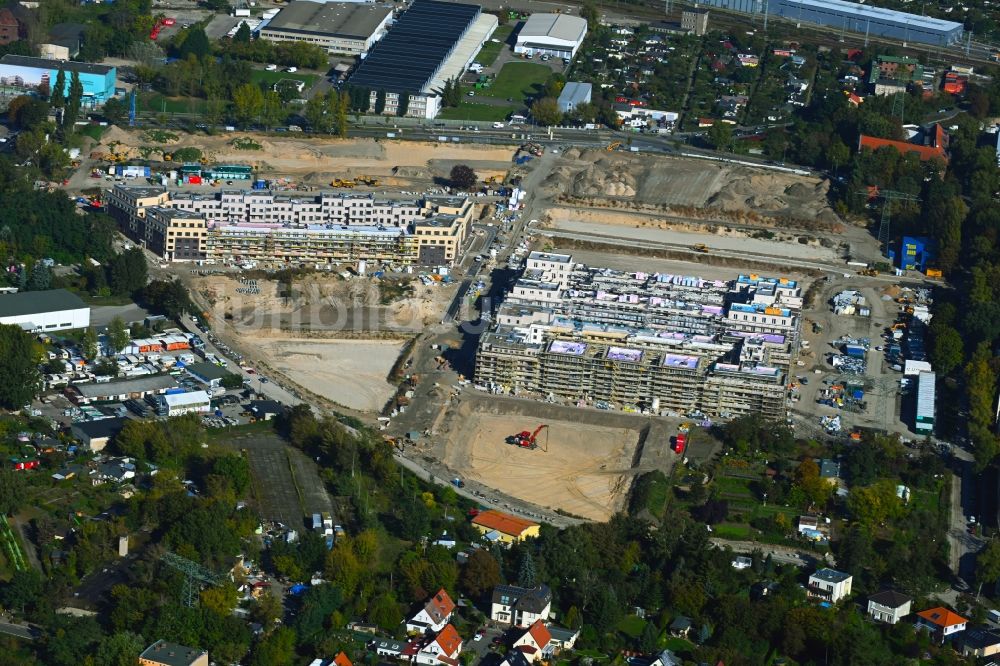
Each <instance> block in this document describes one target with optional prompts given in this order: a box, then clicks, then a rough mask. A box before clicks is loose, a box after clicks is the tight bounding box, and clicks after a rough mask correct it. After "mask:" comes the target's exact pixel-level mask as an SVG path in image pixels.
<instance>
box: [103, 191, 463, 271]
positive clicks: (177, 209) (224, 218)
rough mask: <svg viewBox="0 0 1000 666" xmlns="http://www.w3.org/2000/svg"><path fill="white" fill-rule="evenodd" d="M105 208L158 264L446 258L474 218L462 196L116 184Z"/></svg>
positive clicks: (455, 253)
mask: <svg viewBox="0 0 1000 666" xmlns="http://www.w3.org/2000/svg"><path fill="white" fill-rule="evenodd" d="M107 202H108V210H109V212H110V213H111V215H112V216H113V217H114V219H115V220H116V221H117V222H118V225H119V228H120V229H121V231H122V233H124V234H125V235H126V236H128V237H129V238H130V239H132V240H133V241H135V242H136V243H139V244H141V245H142V246H143V247H146V248H147V249H149V250H150V251H151V252H153V253H155V254H156V255H157V256H160V257H163V258H164V259H166V260H168V261H198V260H210V261H221V262H247V261H252V262H257V263H259V264H262V265H307V266H308V265H312V266H314V267H316V268H321V267H323V266H332V265H336V264H339V263H343V262H347V263H354V262H357V261H367V262H374V263H397V264H403V265H429V266H442V265H443V266H447V265H451V264H452V263H454V262H455V261H456V260H457V259H458V258H459V255H460V253H461V251H462V247H463V245H464V244H465V242H466V240H467V238H468V234H469V228H470V226H471V224H472V222H473V220H474V219H475V213H476V206H475V204H474V203H473V202H472V200H470V199H468V198H466V197H428V198H427V199H424V200H423V201H420V202H417V201H412V200H393V199H378V198H375V197H374V196H373V195H367V194H366V195H356V194H338V193H333V192H323V193H320V194H317V195H314V196H307V197H299V196H291V195H283V194H275V193H273V192H270V191H267V190H253V191H251V190H224V191H221V192H216V193H212V194H191V193H170V192H168V191H166V190H165V189H162V188H153V187H128V186H125V185H116V186H115V187H114V188H113V189H112V190H111V191H110V192H109V193H108V197H107Z"/></svg>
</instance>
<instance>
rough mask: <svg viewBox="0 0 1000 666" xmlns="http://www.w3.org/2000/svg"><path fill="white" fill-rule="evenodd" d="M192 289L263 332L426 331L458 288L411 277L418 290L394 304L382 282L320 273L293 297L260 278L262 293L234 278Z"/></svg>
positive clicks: (218, 312)
mask: <svg viewBox="0 0 1000 666" xmlns="http://www.w3.org/2000/svg"><path fill="white" fill-rule="evenodd" d="M187 279H189V280H190V284H191V288H192V289H193V290H194V291H196V292H197V293H199V294H200V295H201V296H203V297H204V299H205V301H207V302H208V303H210V304H211V306H212V309H213V310H214V313H215V317H216V318H217V319H223V318H225V319H226V320H228V321H229V322H230V324H231V325H232V326H233V327H234V328H236V329H237V330H238V331H240V332H241V333H244V332H250V333H252V332H253V331H259V330H268V329H269V330H285V331H317V332H319V331H322V332H326V333H335V332H338V331H340V332H345V333H350V334H352V335H353V334H357V333H359V332H370V333H373V334H375V333H378V332H385V331H388V332H394V333H414V332H420V331H422V330H423V329H424V327H425V326H428V325H430V324H432V323H434V322H436V321H438V320H440V319H441V315H442V313H443V312H444V310H445V308H446V307H447V305H448V303H450V301H451V298H452V297H453V295H454V287H453V286H448V285H441V284H439V283H435V284H434V285H432V286H424V285H423V284H422V283H421V282H420V281H419V280H411V281H410V284H411V285H412V286H413V293H412V294H411V295H410V296H408V297H406V298H403V299H400V300H397V301H395V302H393V303H391V304H389V305H382V304H381V302H380V293H381V292H380V290H379V284H380V283H379V282H378V281H375V280H370V279H366V278H355V279H352V280H343V279H341V278H340V277H339V276H336V275H329V274H322V273H317V274H314V275H310V276H308V277H305V278H302V279H299V280H297V281H296V282H295V283H294V284H293V286H292V290H291V293H290V295H288V296H285V295H282V293H281V292H280V290H279V284H278V283H277V282H273V281H269V280H265V279H258V281H257V284H258V286H259V288H260V293H259V294H255V295H250V294H245V293H240V292H238V291H237V289H239V288H240V287H241V286H242V285H241V284H240V282H239V281H238V280H237V279H235V278H233V277H229V276H224V275H209V276H191V277H190V278H187Z"/></svg>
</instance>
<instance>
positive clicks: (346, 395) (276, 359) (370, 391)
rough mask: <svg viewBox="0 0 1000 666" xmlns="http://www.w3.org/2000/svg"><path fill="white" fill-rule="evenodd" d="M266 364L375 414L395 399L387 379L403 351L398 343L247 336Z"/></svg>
mask: <svg viewBox="0 0 1000 666" xmlns="http://www.w3.org/2000/svg"><path fill="white" fill-rule="evenodd" d="M242 340H243V342H244V343H245V344H246V345H247V347H248V348H249V349H253V350H254V353H255V354H256V355H257V356H258V357H259V358H260V359H261V360H263V361H264V362H265V363H266V364H267V365H269V366H270V367H272V368H274V369H275V370H277V371H278V372H280V373H282V374H284V375H285V376H286V377H288V378H289V379H291V380H292V381H294V382H295V383H297V384H299V385H301V386H302V387H304V388H306V389H308V390H310V391H312V392H313V393H317V394H319V395H321V396H323V397H325V398H327V399H328V400H331V401H333V402H335V403H337V404H340V405H344V406H345V407H350V408H351V409H357V410H359V411H367V412H372V411H376V410H379V409H381V408H382V407H383V406H384V405H385V403H386V401H388V400H389V398H391V397H392V394H393V392H394V390H395V389H394V387H393V386H392V385H391V384H389V383H388V382H387V381H386V375H388V374H389V370H390V369H391V368H392V365H393V363H395V362H396V358H397V357H398V356H399V353H400V351H401V350H402V347H403V343H402V342H401V341H398V340H386V341H367V340H365V341H362V340H303V339H295V338H269V337H255V336H243V337H242Z"/></svg>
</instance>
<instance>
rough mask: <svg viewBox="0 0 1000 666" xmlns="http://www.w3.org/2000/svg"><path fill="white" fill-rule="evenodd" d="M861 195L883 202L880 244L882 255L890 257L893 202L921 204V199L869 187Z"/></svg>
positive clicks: (879, 229) (894, 191)
mask: <svg viewBox="0 0 1000 666" xmlns="http://www.w3.org/2000/svg"><path fill="white" fill-rule="evenodd" d="M858 192H859V194H863V195H865V196H866V197H868V201H872V200H873V199H881V200H882V219H881V220H880V221H879V225H878V242H879V245H880V246H881V247H882V253H883V255H884V256H886V257H888V256H889V241H890V240H891V239H892V238H891V236H890V235H889V222H890V219H891V217H892V202H893V201H906V202H909V203H920V197H917V196H914V195H912V194H908V193H906V192H898V191H896V190H883V189H881V188H878V187H869V188H868V189H865V190H859V191H858Z"/></svg>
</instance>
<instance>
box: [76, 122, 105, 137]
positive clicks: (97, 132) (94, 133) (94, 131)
mask: <svg viewBox="0 0 1000 666" xmlns="http://www.w3.org/2000/svg"><path fill="white" fill-rule="evenodd" d="M106 131H108V128H107V127H101V126H100V125H84V126H83V127H78V128H77V129H76V133H77V134H80V135H82V136H89V137H90V138H91V139H93V140H94V141H100V140H101V137H102V136H103V135H104V133H105V132H106Z"/></svg>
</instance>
